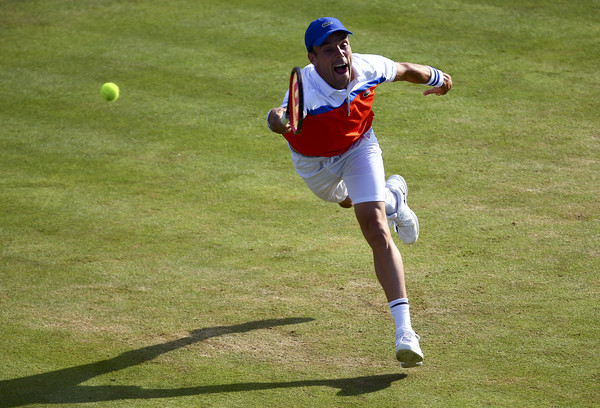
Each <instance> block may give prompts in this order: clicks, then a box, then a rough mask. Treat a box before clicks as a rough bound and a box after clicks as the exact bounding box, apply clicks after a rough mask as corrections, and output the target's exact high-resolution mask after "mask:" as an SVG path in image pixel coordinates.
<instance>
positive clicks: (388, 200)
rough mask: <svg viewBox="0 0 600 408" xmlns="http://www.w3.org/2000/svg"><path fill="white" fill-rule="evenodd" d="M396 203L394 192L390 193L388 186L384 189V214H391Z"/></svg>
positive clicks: (394, 210)
mask: <svg viewBox="0 0 600 408" xmlns="http://www.w3.org/2000/svg"><path fill="white" fill-rule="evenodd" d="M397 205H398V199H397V198H396V194H394V193H392V191H391V190H390V189H389V188H386V189H385V214H386V215H392V214H393V213H395V212H396V206H397Z"/></svg>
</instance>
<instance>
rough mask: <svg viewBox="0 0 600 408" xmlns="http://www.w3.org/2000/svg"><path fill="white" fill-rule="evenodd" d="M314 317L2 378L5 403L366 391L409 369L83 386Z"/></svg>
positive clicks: (227, 329)
mask: <svg viewBox="0 0 600 408" xmlns="http://www.w3.org/2000/svg"><path fill="white" fill-rule="evenodd" d="M312 320H314V319H312V318H288V319H270V320H260V321H255V322H248V323H243V324H237V325H233V326H219V327H211V328H205V329H199V330H194V331H192V332H191V333H190V336H188V337H183V338H180V339H177V340H173V341H169V342H166V343H162V344H156V345H154V346H149V347H144V348H141V349H138V350H132V351H127V352H125V353H122V354H120V355H118V356H116V357H114V358H111V359H107V360H102V361H98V362H95V363H90V364H84V365H80V366H75V367H70V368H65V369H62V370H56V371H51V372H48V373H43V374H37V375H32V376H28V377H21V378H15V379H12V380H4V381H0V407H7V408H8V407H19V406H23V405H29V404H43V403H46V404H48V403H50V404H67V403H71V404H74V403H85V402H100V401H114V400H127V399H149V398H168V397H179V396H190V395H202V394H214V393H224V392H241V391H256V390H269V389H281V388H294V387H314V386H322V387H331V388H337V389H339V392H338V393H337V395H341V396H344V395H360V394H366V393H369V392H374V391H379V390H383V389H385V388H388V387H389V386H390V385H391V384H392V383H393V382H394V381H397V380H401V379H403V378H405V377H406V374H386V375H375V376H366V377H356V378H345V379H331V380H305V381H290V382H264V383H261V382H245V383H234V384H223V385H205V386H197V387H184V388H174V389H153V388H142V387H137V386H119V385H104V386H85V385H79V384H81V383H84V382H85V381H88V380H89V379H91V378H94V377H97V376H99V375H104V374H107V373H111V372H114V371H118V370H122V369H124V368H127V367H132V366H135V365H138V364H141V363H144V362H146V361H150V360H152V359H154V358H156V357H157V356H159V355H161V354H164V353H167V352H169V351H173V350H176V349H178V348H181V347H185V346H188V345H190V344H194V343H197V342H200V341H202V340H206V339H208V338H211V337H217V336H222V335H225V334H231V333H243V332H247V331H251V330H258V329H268V328H271V327H276V326H284V325H292V324H299V323H306V322H310V321H312Z"/></svg>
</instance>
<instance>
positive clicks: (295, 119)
mask: <svg viewBox="0 0 600 408" xmlns="http://www.w3.org/2000/svg"><path fill="white" fill-rule="evenodd" d="M303 118H304V89H303V88H302V72H301V71H300V68H298V67H294V68H293V69H292V74H291V75H290V92H289V95H288V106H287V110H286V112H285V116H282V117H281V123H282V124H283V125H287V124H288V122H289V124H290V127H291V128H292V132H294V134H298V133H300V131H301V130H302V119H303Z"/></svg>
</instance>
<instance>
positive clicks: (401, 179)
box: [390, 175, 419, 245]
mask: <svg viewBox="0 0 600 408" xmlns="http://www.w3.org/2000/svg"><path fill="white" fill-rule="evenodd" d="M392 177H394V179H396V180H398V181H399V182H400V184H402V187H403V189H402V190H403V191H402V193H403V194H404V204H406V208H408V211H409V212H410V214H411V215H412V216H413V219H414V220H415V226H416V227H417V232H416V233H415V236H414V239H409V240H405V239H404V238H403V237H402V236H400V233H399V232H398V229H397V226H396V225H395V224H394V232H396V234H398V236H399V237H400V239H401V240H402V242H404V243H405V244H406V245H411V244H414V243H415V242H417V240H418V239H419V218H418V217H417V214H415V212H414V211H413V210H411V209H410V207H409V206H408V184H406V180H404V177H402V176H400V175H396V176H392ZM390 178H391V177H390Z"/></svg>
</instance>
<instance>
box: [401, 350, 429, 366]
mask: <svg viewBox="0 0 600 408" xmlns="http://www.w3.org/2000/svg"><path fill="white" fill-rule="evenodd" d="M396 359H397V360H398V361H400V364H401V365H402V368H412V367H418V366H421V365H423V356H422V355H420V354H419V353H416V352H414V351H413V350H411V349H401V350H398V351H396Z"/></svg>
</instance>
